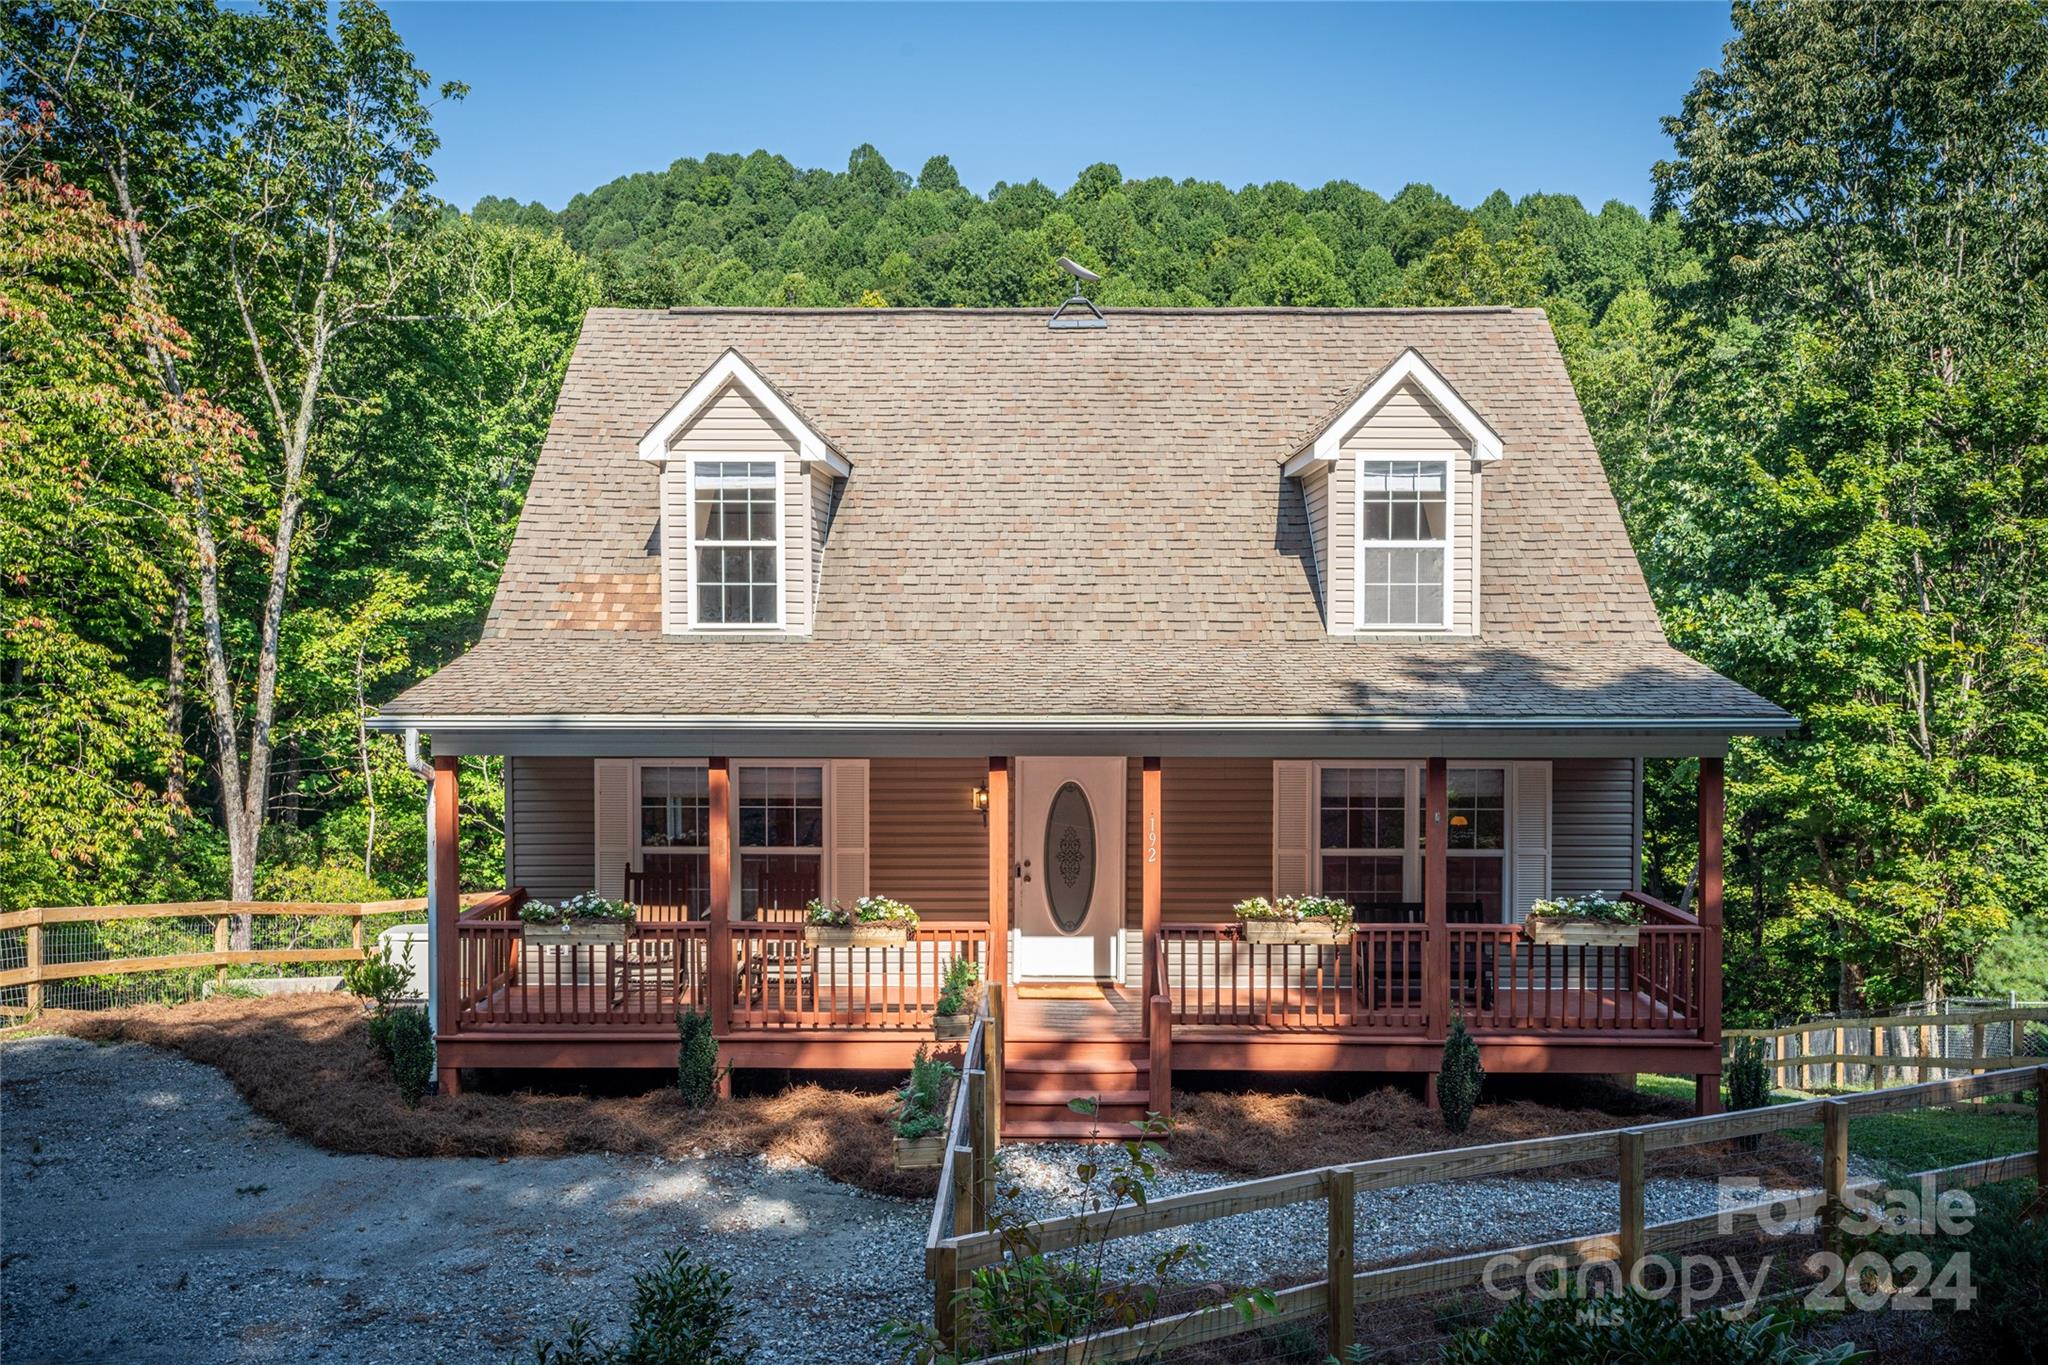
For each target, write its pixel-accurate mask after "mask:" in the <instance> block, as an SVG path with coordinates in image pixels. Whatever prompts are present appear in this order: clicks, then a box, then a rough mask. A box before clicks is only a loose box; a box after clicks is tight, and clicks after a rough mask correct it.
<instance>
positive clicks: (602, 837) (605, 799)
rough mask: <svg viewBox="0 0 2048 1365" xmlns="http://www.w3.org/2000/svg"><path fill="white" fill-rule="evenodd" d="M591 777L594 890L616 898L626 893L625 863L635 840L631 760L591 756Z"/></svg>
mask: <svg viewBox="0 0 2048 1365" xmlns="http://www.w3.org/2000/svg"><path fill="white" fill-rule="evenodd" d="M592 761H593V763H594V764H595V765H596V773H595V775H594V777H593V779H592V784H591V786H592V791H593V792H594V794H595V797H596V800H595V803H594V804H595V807H596V816H597V818H596V819H595V820H593V821H592V823H593V824H595V825H596V826H597V875H596V878H595V880H596V883H597V885H596V888H595V889H596V891H597V893H598V894H599V895H600V896H609V897H611V898H612V899H613V900H617V899H619V898H620V897H622V896H624V895H625V894H626V865H627V864H628V863H630V862H631V861H632V860H633V850H634V848H635V847H636V845H637V843H638V841H637V840H636V839H635V838H634V837H633V761H632V760H631V759H629V758H599V759H594V760H592Z"/></svg>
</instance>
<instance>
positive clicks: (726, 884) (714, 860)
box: [704, 758, 732, 1038]
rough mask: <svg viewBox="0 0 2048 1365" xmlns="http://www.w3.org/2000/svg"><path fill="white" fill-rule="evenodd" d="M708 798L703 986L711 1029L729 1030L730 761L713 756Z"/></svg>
mask: <svg viewBox="0 0 2048 1365" xmlns="http://www.w3.org/2000/svg"><path fill="white" fill-rule="evenodd" d="M706 777H707V781H708V785H709V789H710V797H711V851H710V861H711V886H710V889H709V892H708V895H709V897H710V901H711V903H710V905H708V906H707V907H705V908H706V911H707V912H708V914H709V915H710V919H709V920H708V921H707V922H706V924H705V929H704V943H705V949H704V951H705V953H706V955H707V957H708V959H709V960H708V961H707V963H706V964H705V979H704V988H705V989H706V990H708V991H709V992H710V993H711V1032H712V1035H713V1036H714V1037H718V1038H723V1037H725V1036H726V1035H727V1034H728V1033H731V1032H732V760H730V759H725V758H714V759H712V760H711V761H710V765H709V771H708V773H707V774H706Z"/></svg>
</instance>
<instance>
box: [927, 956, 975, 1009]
mask: <svg viewBox="0 0 2048 1365" xmlns="http://www.w3.org/2000/svg"><path fill="white" fill-rule="evenodd" d="M980 984H981V964H980V963H978V962H976V961H975V960H974V959H973V958H971V957H968V956H966V955H965V954H962V955H960V956H958V957H955V958H954V959H953V960H952V961H951V962H949V963H947V964H946V979H945V981H944V982H943V983H941V985H940V988H939V1000H938V1006H937V1009H936V1010H935V1011H934V1012H935V1013H938V1014H965V1013H966V1012H967V1004H968V1001H969V1000H971V999H973V997H974V988H975V987H976V986H978V985H980Z"/></svg>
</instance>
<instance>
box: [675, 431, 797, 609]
mask: <svg viewBox="0 0 2048 1365" xmlns="http://www.w3.org/2000/svg"><path fill="white" fill-rule="evenodd" d="M689 563H690V624H691V626H693V627H700V628H709V629H754V628H759V627H763V626H770V627H772V626H779V625H780V624H781V623H782V496H781V478H780V475H779V473H778V471H777V468H776V463H775V461H773V460H729V459H698V460H692V461H691V462H690V543H689Z"/></svg>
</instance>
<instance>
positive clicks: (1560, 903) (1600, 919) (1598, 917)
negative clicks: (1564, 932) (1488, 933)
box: [1529, 891, 1643, 924]
mask: <svg viewBox="0 0 2048 1365" xmlns="http://www.w3.org/2000/svg"><path fill="white" fill-rule="evenodd" d="M1529 918H1530V919H1565V920H1589V921H1591V922H1592V923H1594V924H1641V923H1642V922H1643V907H1642V906H1640V905H1637V904H1636V903H1635V902H1634V901H1618V900H1613V899H1611V898H1609V897H1608V896H1607V895H1606V894H1605V893H1604V892H1600V891H1595V892H1592V893H1591V894H1589V895H1584V896H1566V897H1564V898H1563V899H1561V900H1535V901H1531V902H1530V903H1529Z"/></svg>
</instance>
